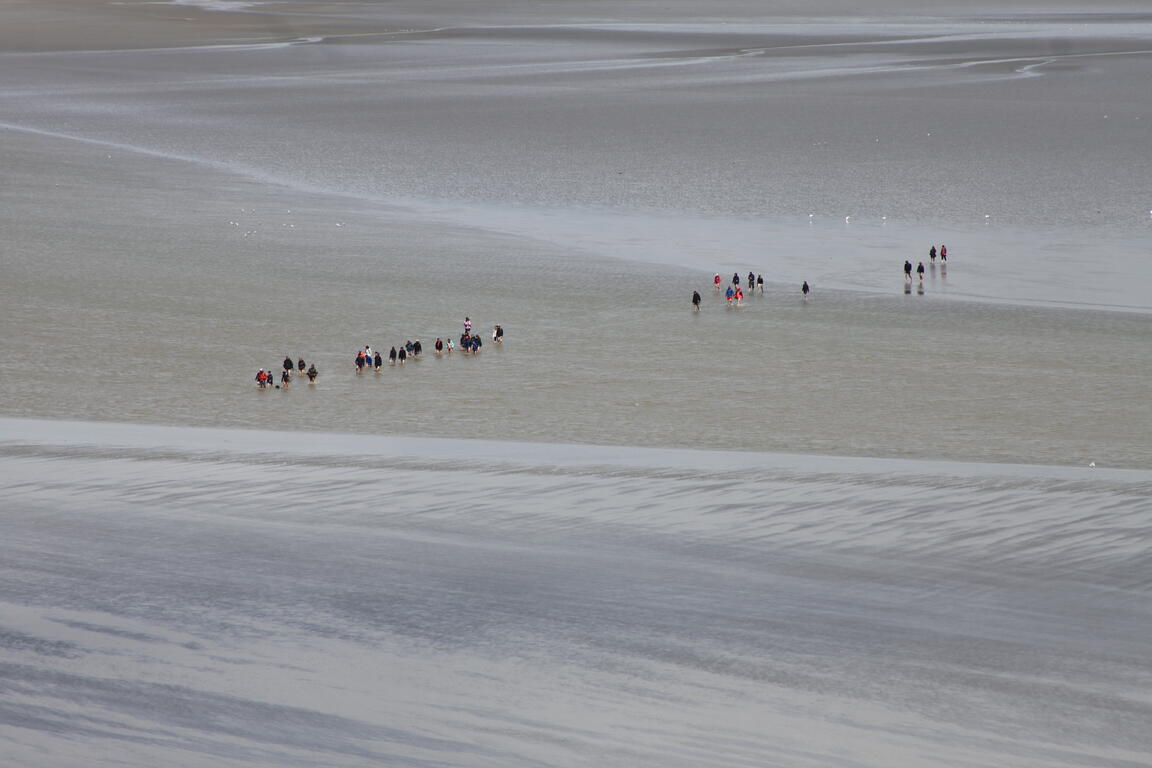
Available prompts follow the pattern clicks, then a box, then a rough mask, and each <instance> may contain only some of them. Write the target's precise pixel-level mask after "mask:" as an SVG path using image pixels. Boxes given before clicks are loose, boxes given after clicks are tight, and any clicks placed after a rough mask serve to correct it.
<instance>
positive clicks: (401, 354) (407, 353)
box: [355, 318, 504, 373]
mask: <svg viewBox="0 0 1152 768" xmlns="http://www.w3.org/2000/svg"><path fill="white" fill-rule="evenodd" d="M492 341H494V342H495V343H497V344H503V343H504V327H503V326H501V325H496V327H494V328H493V329H492ZM482 346H484V342H483V341H481V339H480V334H478V333H472V320H471V319H470V318H464V332H463V333H461V334H460V344H459V349H460V351H461V352H463V353H464V354H466V355H475V354H478V353H479V352H480V347H482ZM456 348H457V347H456V345H455V344H453V343H452V338H451V337H447V338H441V337H439V336H438V337H437V338H436V341H435V343H434V344H433V345H432V349H433V351H434V354H435V355H436V357H440V356H441V355H451V354H452V352H453V351H454V350H455V349H456ZM423 354H424V345H423V344H421V343H420V339H416V340H415V341H412V340H411V339H409V340H408V341H406V342H404V343H403V344H402V345H400V346H399V347H392V348H391V349H389V350H388V357H387V360H388V365H404V364H405V363H407V362H408V361H409V360H419V359H420V357H421V356H422V355H423ZM384 360H385V358H384V356H383V355H382V354H380V352H379V351H373V350H372V347H371V346H365V347H364V349H361V350H357V352H356V362H355V365H356V373H363V372H364V371H365V370H366V369H368V368H371V369H373V370H375V371H380V369H381V368H383V366H384Z"/></svg>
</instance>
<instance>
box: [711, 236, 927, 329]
mask: <svg viewBox="0 0 1152 768" xmlns="http://www.w3.org/2000/svg"><path fill="white" fill-rule="evenodd" d="M937 256H939V258H940V276H941V277H947V275H948V246H946V245H941V246H940V249H939V250H937V249H936V246H935V245H933V246H932V247H931V248H929V249H928V261H929V262H930V265H931V266H930V268H925V266H924V262H922V261H921V262H920V263H919V264H917V265H916V267H915V268H914V267H913V266H912V262H911V261H909V260H907V259H905V261H904V292H905V293H911V292H912V288H911V286H912V282H913V281H912V273H913V271H915V273H916V275H917V278H918V279H919V285H920V287H919V293H924V276H925V273H926V272H928V271H929V269H931V272H932V275H933V277H935V275H936V258H937ZM744 285H747V286H748V293H749V294H753V293H755V292H757V291H758V292H759V293H760V295H764V276H763V275H757V274H755V273H753V272H749V273H748V277H747V282H744V281H743V280H742V279H741V277H740V273H739V272H734V273H732V282H731V283H730V284H729V285H728V287H727V288H724V281H723V280H722V279H721V277H720V273H719V272H717V273H716V274H715V275H714V276H713V277H712V286H713V289H714V290H715V292H716V293H717V294H719V293H721V291H723V294H724V301H725V304H726V306H727V307H728V308H730V309H738V308H742V307H743V306H744V296H745V294H744ZM811 292H812V287H811V286H810V285H808V281H807V280H805V281H803V283H801V285H800V293H801V295H802V297H803V298H804V299H805V300H806V299H807V298H808V295H809V294H810V293H811ZM702 301H703V300H702V298H701V296H700V292H699V291H692V311H693V312H699V311H700V309H701V304H702Z"/></svg>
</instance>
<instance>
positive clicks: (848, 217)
mask: <svg viewBox="0 0 1152 768" xmlns="http://www.w3.org/2000/svg"><path fill="white" fill-rule="evenodd" d="M851 218H852V217H851V216H845V217H844V223H845V224H847V223H848V220H849V219H851Z"/></svg>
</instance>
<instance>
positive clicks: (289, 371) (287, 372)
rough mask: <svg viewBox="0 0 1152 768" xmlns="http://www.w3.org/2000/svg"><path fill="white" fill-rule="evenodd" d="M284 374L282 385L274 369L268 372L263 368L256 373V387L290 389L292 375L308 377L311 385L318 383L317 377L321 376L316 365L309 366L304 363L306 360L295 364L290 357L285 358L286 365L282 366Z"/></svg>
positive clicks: (281, 377)
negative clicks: (277, 380)
mask: <svg viewBox="0 0 1152 768" xmlns="http://www.w3.org/2000/svg"><path fill="white" fill-rule="evenodd" d="M281 367H282V369H283V370H282V372H281V373H280V383H279V384H277V383H276V374H275V373H274V372H273V369H271V368H269V369H267V370H265V369H263V368H261V369H260V370H259V371H258V372H257V373H256V386H257V387H259V388H260V389H267V388H268V387H275V388H276V389H288V386H289V385H290V384H291V383H292V375H293V374H295V375H297V376H307V377H308V383H309V384H315V383H316V377H317V376H319V375H320V371H318V370H316V364H315V363H312V365H308V364H307V363H305V362H304V358H300V359H299V360H298V361H296V362H295V363H293V362H292V358H291V357H290V356H288V355H285V356H284V364H283V365H282V366H281Z"/></svg>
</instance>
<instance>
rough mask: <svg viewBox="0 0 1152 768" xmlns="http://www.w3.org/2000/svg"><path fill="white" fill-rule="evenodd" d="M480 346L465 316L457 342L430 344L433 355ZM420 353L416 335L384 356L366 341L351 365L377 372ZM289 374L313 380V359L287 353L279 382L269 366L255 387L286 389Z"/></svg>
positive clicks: (497, 336) (499, 337) (495, 336)
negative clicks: (310, 362) (295, 356)
mask: <svg viewBox="0 0 1152 768" xmlns="http://www.w3.org/2000/svg"><path fill="white" fill-rule="evenodd" d="M492 342H493V343H494V344H498V345H502V344H503V343H504V326H502V325H500V324H499V323H498V324H496V326H495V327H493V329H492ZM483 346H484V342H483V340H482V339H481V338H480V334H478V333H473V331H472V319H471V318H467V317H466V318H465V319H464V331H463V333H461V334H460V339H459V346H457V345H456V344H455V343H454V342H453V340H452V338H451V337H450V336H445V337H438V338H437V339H436V341H435V343H434V345H433V350H434V354H435V355H436V357H442V356H445V355H451V354H452V353H453V352H454V351H455V350H457V349H459V350H460V351H461V352H462V353H463V354H465V355H476V354H479V353H480V349H481V348H482V347H483ZM423 354H424V345H423V344H422V343H421V341H420V339H415V340H412V339H409V340H408V341H406V342H405V343H404V344H400V345H397V346H394V347H392V348H391V349H390V350H389V351H388V354H387V357H385V356H384V354H383V353H382V352H381V351H380V350H379V349H373V348H372V346H371V345H369V344H366V345H364V347H363V348H362V349H358V350H356V357H355V359H354V361H353V365H354V367H355V371H356V373H357V374H362V373H364V372H365V371H367V370H374V371H375V372H377V373H379V372H381V371H382V370H383V367H384V363H385V361H387V363H388V365H392V366H402V365H405V364H406V363H408V362H409V361H412V360H419V359H421V357H423ZM293 375H296V376H298V377H299V376H304V377H307V379H308V383H309V384H315V383H316V379H317V377H318V376H319V375H320V373H319V371H318V370H317V369H316V365H315V363H313V364H312V365H311V366H307V365H306V363H305V361H304V358H300V359H299V361H298V362H297V363H293V362H292V358H291V357H285V358H284V364H283V372H282V373H281V374H280V377H279V378H280V381H279V383H277V381H276V374H275V372H274V370H273V369H272V368H268V369H265V368H261V369H260V370H259V371H258V372H257V373H256V377H255V378H256V386H257V387H258V388H259V389H268V388H275V389H288V388H289V386H290V384H291V381H292V377H293Z"/></svg>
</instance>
